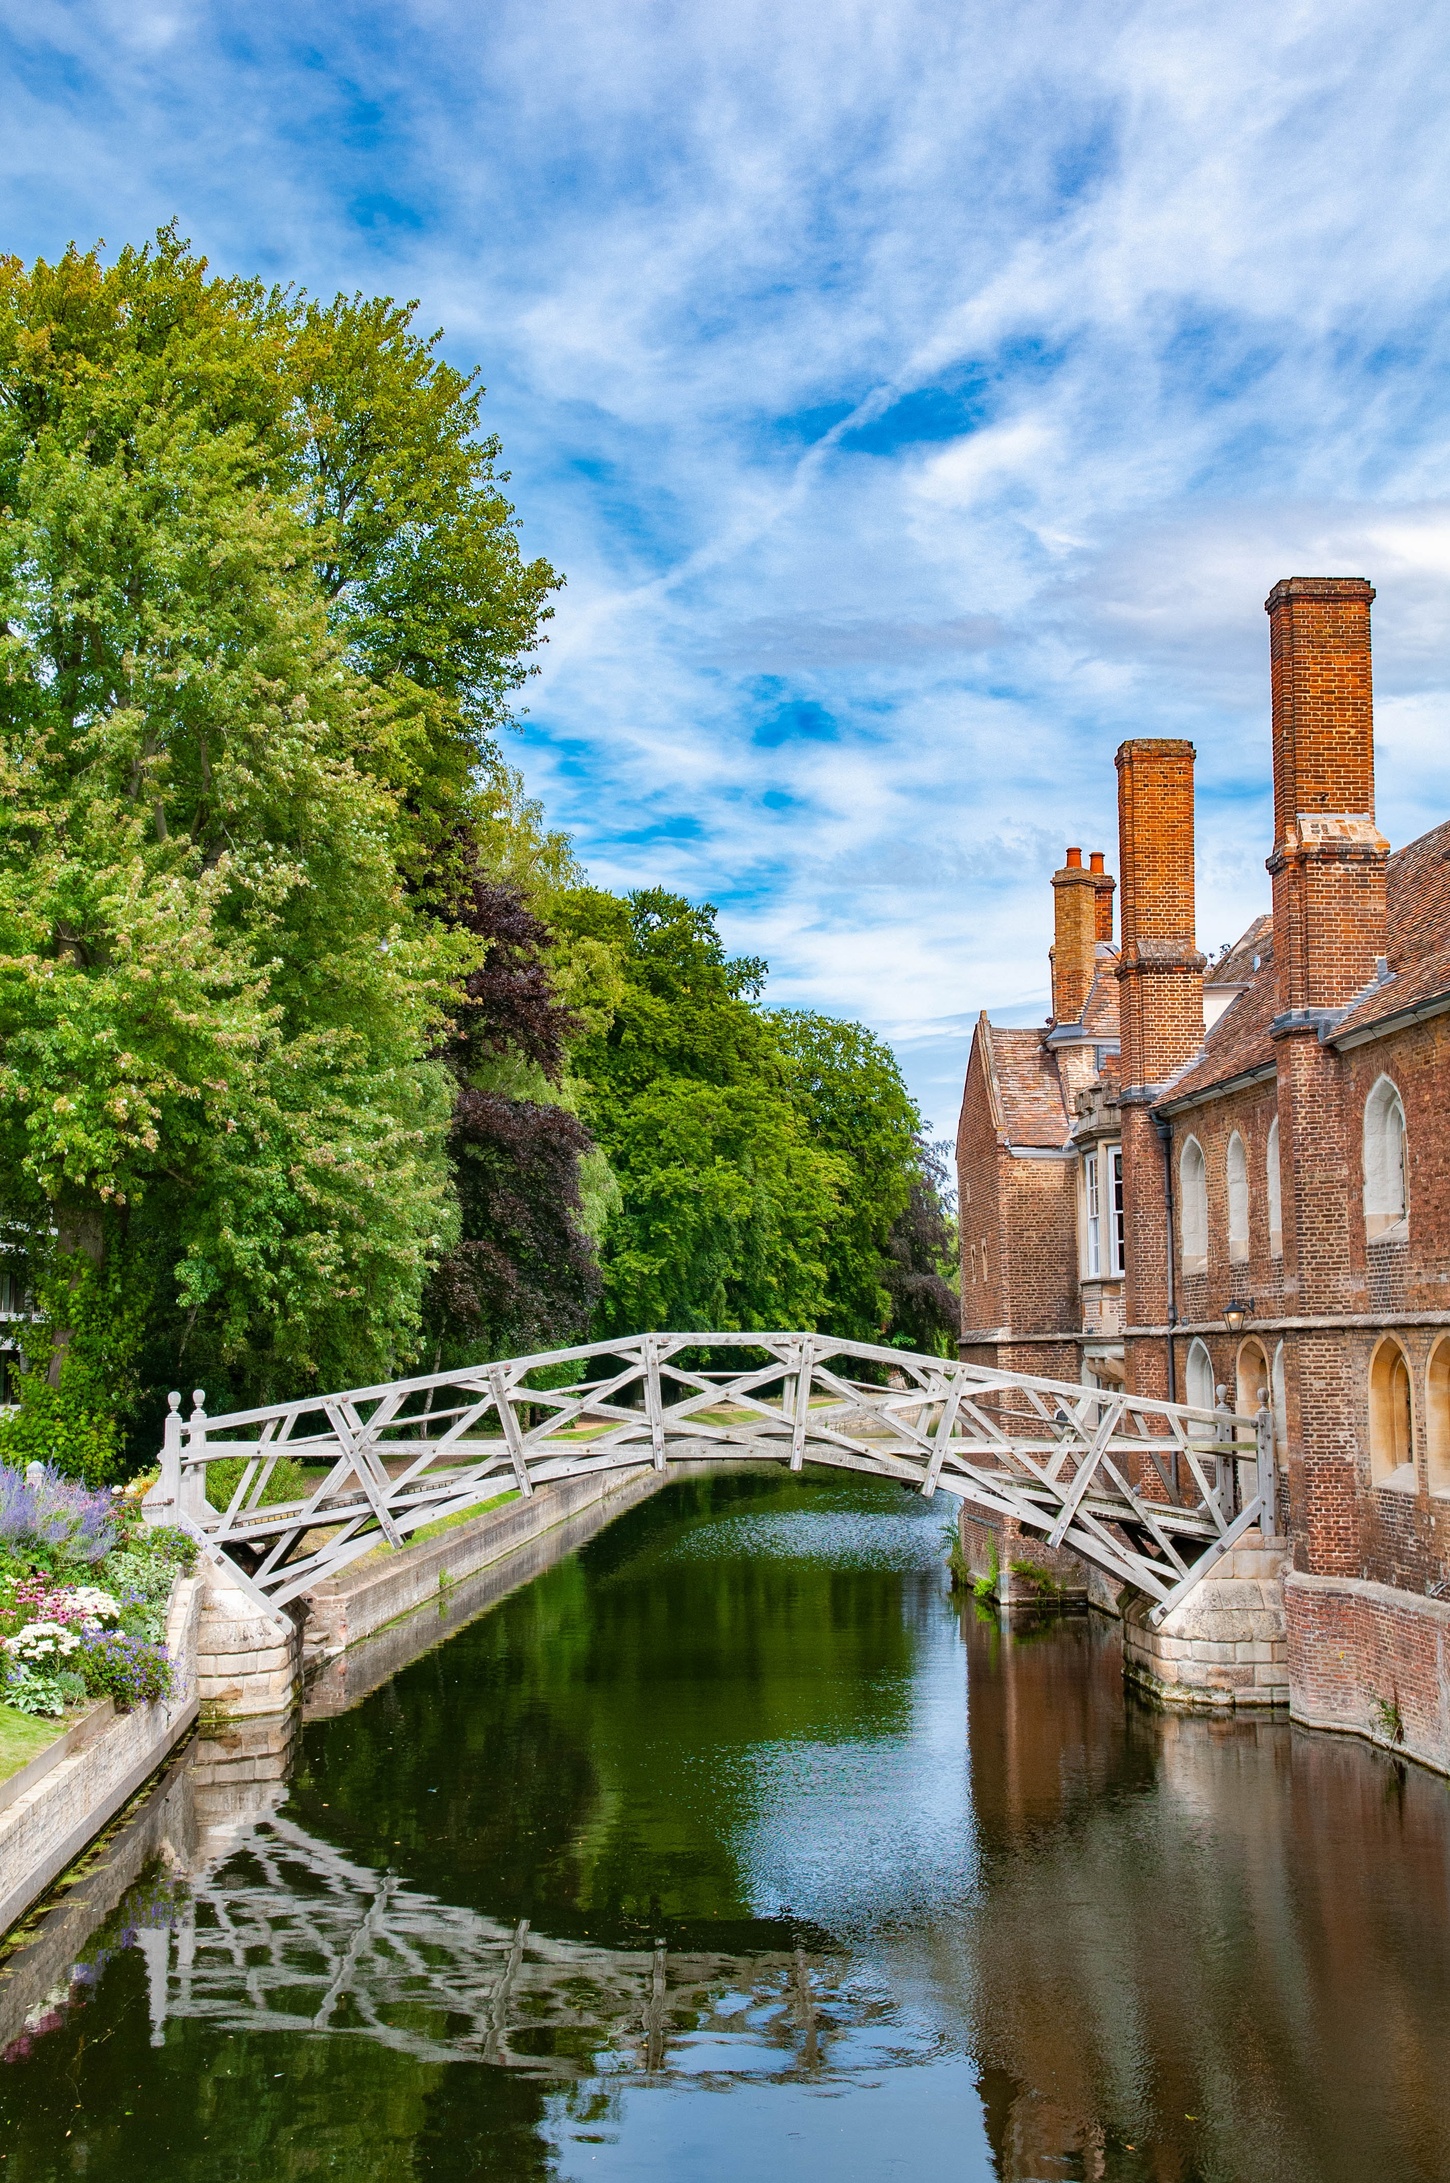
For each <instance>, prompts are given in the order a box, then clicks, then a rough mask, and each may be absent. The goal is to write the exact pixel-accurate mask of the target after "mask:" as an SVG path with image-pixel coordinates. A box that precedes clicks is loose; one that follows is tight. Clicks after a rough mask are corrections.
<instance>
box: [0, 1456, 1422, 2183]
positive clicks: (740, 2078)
mask: <svg viewBox="0 0 1450 2183" xmlns="http://www.w3.org/2000/svg"><path fill="white" fill-rule="evenodd" d="M951 1505H952V1504H950V1503H946V1504H945V1506H944V1505H943V1502H941V1501H939V1502H937V1503H936V1504H934V1505H932V1506H927V1505H925V1504H923V1503H922V1502H921V1501H920V1499H919V1498H912V1497H908V1496H906V1495H903V1494H900V1493H898V1492H897V1491H896V1490H895V1489H894V1488H887V1487H880V1486H875V1485H871V1484H866V1483H862V1484H856V1483H854V1482H844V1483H843V1482H841V1481H839V1480H833V1479H831V1478H829V1477H825V1478H820V1479H816V1478H810V1477H807V1478H805V1479H790V1478H788V1477H776V1478H767V1479H750V1478H730V1479H722V1478H714V1479H706V1480H691V1481H686V1482H682V1483H680V1484H677V1485H672V1486H670V1487H669V1488H668V1489H667V1490H666V1491H665V1492H664V1493H662V1494H661V1495H660V1496H659V1497H658V1498H657V1499H655V1500H653V1501H650V1502H648V1503H646V1504H644V1505H643V1506H641V1507H639V1508H637V1509H635V1510H634V1511H632V1512H631V1513H630V1514H628V1515H626V1516H624V1517H622V1518H621V1519H619V1521H618V1522H616V1523H615V1524H614V1525H613V1526H612V1527H611V1528H610V1529H609V1530H608V1531H606V1532H604V1533H602V1534H601V1535H600V1536H599V1537H598V1538H597V1539H596V1540H594V1541H593V1543H592V1544H591V1545H589V1546H588V1547H586V1548H585V1549H584V1550H583V1551H582V1552H581V1553H578V1554H575V1555H573V1556H572V1557H570V1558H569V1559H568V1560H566V1561H564V1562H562V1563H561V1564H560V1565H559V1566H557V1567H556V1568H554V1569H552V1570H549V1571H548V1572H547V1573H545V1574H544V1575H542V1576H540V1577H538V1578H536V1579H535V1580H534V1581H533V1582H532V1583H531V1584H529V1585H528V1586H527V1588H525V1589H524V1590H522V1591H520V1592H518V1593H517V1594H515V1595H514V1596H513V1597H512V1598H510V1599H507V1600H505V1601H504V1602H503V1603H502V1604H501V1605H499V1606H498V1607H496V1608H495V1609H494V1610H493V1611H492V1612H491V1613H489V1614H486V1615H484V1616H482V1617H481V1618H480V1619H479V1620H477V1621H475V1622H473V1623H472V1624H471V1625H469V1626H467V1627H466V1628H464V1629H462V1630H461V1631H460V1632H459V1633H458V1634H456V1635H453V1636H451V1637H449V1638H448V1639H447V1641H446V1642H443V1643H441V1644H438V1645H436V1646H435V1647H434V1649H432V1650H431V1651H428V1652H426V1653H424V1654H423V1655H422V1657H420V1658H418V1659H416V1660H414V1661H413V1662H412V1664H411V1665H408V1666H405V1667H404V1668H403V1669H402V1670H401V1671H400V1672H399V1673H397V1674H396V1675H395V1676H394V1677H393V1679H392V1680H391V1681H389V1682H388V1683H386V1684H385V1685H384V1686H383V1687H382V1688H381V1689H379V1690H377V1691H375V1692H374V1693H372V1695H370V1696H369V1697H367V1698H366V1699H365V1700H364V1701H363V1702H361V1703H360V1704H355V1705H353V1706H351V1707H350V1708H349V1709H347V1710H344V1711H342V1712H339V1713H336V1714H335V1715H333V1716H332V1717H325V1718H314V1719H311V1720H308V1721H307V1722H305V1724H304V1726H303V1728H302V1730H301V1732H300V1735H299V1737H298V1739H297V1741H296V1743H295V1745H294V1747H293V1748H292V1750H291V1752H290V1754H289V1755H288V1756H287V1759H286V1764H285V1767H283V1766H281V1765H278V1766H276V1767H274V1768H273V1771H274V1773H276V1774H278V1775H279V1776H280V1775H283V1774H285V1779H278V1780H276V1781H274V1782H271V1783H270V1784H269V1782H268V1781H267V1779H266V1775H267V1767H266V1765H265V1764H261V1765H259V1764H258V1762H257V1756H256V1752H255V1751H254V1750H251V1749H250V1747H248V1746H246V1745H245V1744H244V1743H243V1744H241V1745H237V1746H235V1747H234V1748H233V1749H232V1750H231V1752H230V1754H228V1752H226V1751H225V1750H219V1749H218V1747H216V1746H210V1747H205V1748H202V1749H200V1750H198V1752H197V1753H196V1754H195V1755H194V1756H193V1757H191V1758H190V1759H189V1760H187V1761H186V1762H184V1763H183V1764H182V1765H180V1766H178V1767H177V1768H175V1769H173V1772H172V1775H171V1776H170V1777H168V1780H167V1781H166V1782H165V1783H164V1784H163V1786H162V1788H161V1789H159V1790H158V1791H157V1792H156V1794H155V1796H154V1797H153V1798H152V1800H151V1803H150V1804H149V1805H148V1806H147V1807H146V1808H145V1809H144V1810H143V1812H142V1814H141V1816H140V1817H139V1818H138V1819H136V1820H134V1821H133V1822H132V1824H131V1827H130V1830H129V1832H128V1831H127V1830H125V1829H123V1830H122V1831H121V1833H120V1834H119V1835H118V1837H117V1838H116V1841H115V1842H114V1843H113V1844H112V1846H111V1847H110V1848H109V1849H108V1850H106V1851H104V1852H103V1853H101V1854H100V1855H99V1856H98V1857H97V1858H94V1859H93V1860H92V1863H91V1868H90V1873H89V1876H88V1877H85V1878H83V1880H82V1882H81V1884H79V1885H78V1886H77V1887H76V1888H75V1890H74V1891H73V1895H72V1896H71V1897H70V1898H68V1899H63V1901H62V1906H61V1908H60V1909H59V1910H53V1911H52V1912H51V1913H50V1917H49V1924H48V1925H47V1922H46V1920H44V1919H42V1920H41V1921H39V1923H38V1925H37V1926H35V1927H33V1928H32V1930H31V1932H30V1933H29V1934H28V1935H26V1936H24V1939H25V1942H26V1945H25V1946H23V1947H22V1948H21V1949H20V1950H19V1951H18V1953H16V1952H12V1956H11V1959H10V1962H9V1964H8V1966H7V1967H6V1972H5V1977H6V1978H7V1979H8V1981H9V1985H8V1987H6V1988H5V1992H6V1993H8V2003H7V2005H8V2006H9V2007H10V2008H11V2009H12V2012H13V2011H14V2010H15V2009H16V2008H22V2007H23V2020H22V2017H21V2016H13V2018H12V2021H11V2022H10V2026H9V2031H8V2033H7V2037H8V2038H9V2044H8V2046H7V2047H6V2049H5V2054H4V2060H3V2063H0V2176H3V2177H4V2178H5V2179H8V2183H40V2179H43V2178H52V2177H55V2178H59V2177H67V2178H70V2177H76V2176H85V2177H86V2178H88V2179H90V2183H149V2179H151V2178H153V2177H154V2178H158V2179H159V2178H163V2177H164V2178H166V2179H168V2183H192V2179H195V2183H203V2179H205V2183H223V2179H225V2183H233V2179H236V2183H243V2179H245V2183H256V2179H264V2183H282V2179H285V2183H293V2179H297V2183H302V2179H304V2178H305V2179H309V2183H310V2179H311V2178H314V2177H324V2176H329V2175H337V2176H340V2177H346V2178H349V2179H353V2183H405V2179H413V2178H418V2179H427V2183H445V2179H446V2183H483V2179H489V2183H492V2179H496V2178H497V2179H504V2178H507V2179H509V2183H513V2179H525V2178H527V2179H534V2178H539V2179H542V2178H545V2177H550V2178H558V2179H561V2183H562V2179H568V2183H573V2179H575V2178H579V2179H583V2178H591V2179H595V2178H597V2179H600V2183H606V2179H607V2183H615V2179H623V2178H629V2179H630V2183H652V2179H655V2178H659V2179H664V2178H669V2179H670V2183H693V2179H696V2178H699V2179H705V2178H711V2179H714V2178H735V2177H748V2178H751V2179H753V2183H776V2179H782V2183H784V2179H786V2178H790V2179H791V2183H815V2179H822V2183H824V2179H827V2178H829V2179H831V2183H855V2179H857V2178H861V2179H866V2178H871V2179H876V2178H890V2177H902V2178H909V2179H912V2183H915V2179H918V2178H921V2177H923V2176H925V2175H928V2174H929V2175H930V2176H931V2177H932V2178H933V2183H936V2179H942V2183H974V2179H976V2178H979V2177H981V2178H986V2177H1004V2178H1013V2179H1024V2183H1025V2179H1039V2178H1040V2179H1054V2183H1055V2179H1058V2178H1076V2177H1083V2178H1088V2177H1091V2178H1112V2179H1114V2183H1116V2179H1120V2178H1121V2179H1134V2183H1137V2179H1140V2178H1141V2179H1149V2178H1152V2179H1164V2183H1169V2179H1171V2183H1194V2179H1199V2178H1203V2179H1214V2183H1217V2179H1224V2183H1259V2179H1261V2178H1262V2179H1265V2183H1268V2179H1273V2183H1338V2179H1340V2178H1343V2179H1345V2183H1366V2179H1374V2183H1419V2179H1425V2183H1445V2179H1450V1791H1447V1785H1446V1784H1445V1783H1444V1782H1442V1781H1439V1780H1437V1779H1436V1778H1434V1777H1432V1776H1430V1775H1428V1774H1425V1773H1423V1772H1420V1771H1418V1770H1417V1769H1415V1768H1413V1767H1405V1766H1403V1765H1400V1764H1397V1763H1396V1762H1394V1761H1393V1760H1391V1759H1389V1758H1386V1757H1385V1756H1383V1755H1381V1754H1379V1753H1377V1752H1374V1751H1372V1750H1370V1749H1368V1748H1367V1747H1364V1746H1361V1745H1359V1744H1357V1743H1355V1742H1352V1741H1349V1740H1347V1739H1341V1738H1331V1737H1323V1736H1317V1735H1314V1734H1311V1733H1307V1732H1304V1731H1301V1730H1298V1729H1294V1728H1291V1727H1290V1726H1289V1725H1288V1724H1287V1723H1285V1722H1281V1721H1273V1722H1260V1723H1252V1722H1250V1723H1244V1722H1242V1721H1240V1722H1237V1723H1234V1722H1227V1721H1226V1722H1213V1721H1207V1720H1198V1719H1178V1718H1173V1717H1171V1716H1165V1715H1163V1714H1160V1713H1157V1712H1153V1711H1150V1710H1149V1709H1147V1708H1146V1707H1143V1706H1140V1705H1138V1704H1137V1703H1136V1702H1134V1701H1133V1700H1131V1699H1130V1698H1128V1697H1126V1696H1125V1693H1124V1689H1123V1685H1122V1681H1121V1673H1120V1660H1119V1653H1118V1647H1117V1641H1116V1635H1115V1632H1114V1630H1113V1629H1112V1627H1111V1626H1109V1625H1107V1624H1106V1623H1104V1622H1102V1621H1100V1620H1099V1619H1098V1618H1096V1617H1094V1618H1092V1619H1087V1618H1082V1617H1078V1618H1066V1619H1062V1620H1057V1621H1048V1622H1045V1623H1043V1624H1042V1625H1040V1626H1038V1627H1035V1628H1022V1627H1020V1626H1018V1627H1016V1628H1014V1629H1011V1630H1009V1629H1005V1628H1003V1627H1000V1626H999V1623H998V1620H997V1617H996V1615H995V1613H991V1614H988V1613H985V1612H984V1611H983V1610H980V1609H978V1608H977V1607H976V1606H975V1604H974V1603H973V1602H971V1601H967V1602H965V1603H963V1602H960V1601H956V1600H953V1599H952V1598H951V1597H950V1596H949V1594H948V1592H947V1590H946V1587H945V1582H944V1575H943V1565H942V1558H941V1556H942V1541H941V1536H940V1533H941V1525H942V1520H943V1517H944V1516H945V1515H946V1514H947V1513H949V1511H950V1507H951ZM128 1860H129V1861H128ZM88 1905H89V1908H88V1907H87V1906H88ZM57 1920H59V1921H60V1922H59V1923H57ZM66 1920H69V1923H66V1922H65V1921H66ZM27 1979H29V1981H30V1986H31V1989H33V1990H23V1989H24V1988H25V1981H26V1980H27ZM0 1998H3V1996H0Z"/></svg>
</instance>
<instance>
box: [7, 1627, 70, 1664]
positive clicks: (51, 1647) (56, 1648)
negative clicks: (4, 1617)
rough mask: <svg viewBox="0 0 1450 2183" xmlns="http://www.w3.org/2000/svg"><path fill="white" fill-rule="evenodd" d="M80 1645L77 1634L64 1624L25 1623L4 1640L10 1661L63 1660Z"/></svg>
mask: <svg viewBox="0 0 1450 2183" xmlns="http://www.w3.org/2000/svg"><path fill="white" fill-rule="evenodd" d="M79 1644H80V1636H79V1633H78V1632H77V1631H75V1630H72V1629H69V1628H68V1627H67V1625H66V1624H65V1623H64V1622H27V1623H26V1625H25V1627H24V1629H23V1630H17V1631H16V1633H15V1635H14V1636H13V1637H7V1638H6V1640H5V1650H6V1651H7V1652H8V1653H9V1655H10V1657H11V1659H12V1660H51V1659H59V1660H64V1659H65V1658H66V1657H67V1656H68V1655H69V1654H70V1653H73V1652H74V1651H75V1650H76V1648H77V1646H78V1645H79Z"/></svg>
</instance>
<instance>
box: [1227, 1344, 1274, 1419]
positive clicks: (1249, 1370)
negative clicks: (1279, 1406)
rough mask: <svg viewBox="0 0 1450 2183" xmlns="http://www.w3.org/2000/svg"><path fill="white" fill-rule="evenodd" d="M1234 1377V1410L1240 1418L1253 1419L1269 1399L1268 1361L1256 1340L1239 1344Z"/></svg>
mask: <svg viewBox="0 0 1450 2183" xmlns="http://www.w3.org/2000/svg"><path fill="white" fill-rule="evenodd" d="M1235 1376H1236V1378H1237V1380H1238V1388H1237V1399H1236V1400H1235V1402H1234V1408H1235V1409H1236V1410H1237V1411H1238V1413H1239V1415H1240V1416H1241V1417H1253V1416H1255V1415H1256V1413H1257V1411H1258V1407H1259V1404H1260V1403H1261V1402H1267V1401H1268V1399H1269V1360H1268V1357H1267V1356H1266V1355H1265V1353H1264V1345H1263V1343H1262V1342H1261V1341H1259V1340H1258V1339H1257V1338H1253V1339H1250V1340H1249V1341H1246V1342H1240V1344H1239V1354H1238V1369H1237V1373H1236V1375H1235Z"/></svg>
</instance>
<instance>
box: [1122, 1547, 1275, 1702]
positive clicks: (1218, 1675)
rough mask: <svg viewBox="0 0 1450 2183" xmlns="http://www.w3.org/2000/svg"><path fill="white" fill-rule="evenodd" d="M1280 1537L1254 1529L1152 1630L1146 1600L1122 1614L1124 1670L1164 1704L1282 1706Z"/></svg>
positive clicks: (1134, 1603) (1139, 1600)
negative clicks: (1268, 1538)
mask: <svg viewBox="0 0 1450 2183" xmlns="http://www.w3.org/2000/svg"><path fill="white" fill-rule="evenodd" d="M1286 1567H1287V1557H1286V1555H1285V1552H1284V1547H1283V1543H1282V1541H1280V1542H1278V1543H1275V1544H1266V1543H1265V1542H1264V1540H1262V1539H1261V1538H1260V1537H1259V1534H1258V1533H1257V1532H1255V1531H1250V1532H1248V1533H1247V1534H1246V1535H1245V1539H1244V1543H1243V1544H1242V1545H1241V1546H1239V1547H1236V1548H1235V1550H1234V1551H1233V1553H1231V1554H1226V1555H1225V1556H1224V1558H1223V1560H1222V1561H1221V1562H1219V1563H1218V1564H1217V1565H1216V1566H1215V1567H1214V1568H1213V1569H1212V1570H1210V1571H1209V1573H1208V1575H1207V1576H1205V1577H1204V1578H1203V1579H1202V1580H1201V1582H1199V1583H1198V1584H1197V1585H1195V1586H1194V1588H1193V1590H1192V1591H1191V1592H1190V1593H1189V1595H1188V1597H1187V1598H1186V1599H1185V1600H1184V1601H1183V1602H1182V1604H1181V1605H1179V1606H1177V1607H1175V1608H1174V1609H1173V1611H1172V1613H1171V1614H1168V1615H1165V1617H1164V1619H1163V1623H1162V1626H1161V1627H1160V1628H1158V1629H1156V1630H1155V1629H1154V1628H1153V1627H1152V1626H1151V1624H1150V1623H1149V1621H1148V1610H1149V1608H1150V1606H1151V1605H1152V1602H1151V1601H1150V1600H1146V1599H1142V1598H1139V1599H1135V1600H1134V1601H1133V1602H1132V1604H1131V1605H1130V1606H1129V1607H1128V1608H1127V1610H1126V1612H1125V1614H1124V1616H1123V1673H1124V1675H1125V1676H1126V1677H1127V1678H1128V1680H1129V1681H1130V1682H1132V1683H1136V1684H1137V1685H1138V1686H1139V1687H1140V1688H1141V1689H1143V1690H1145V1691H1147V1692H1149V1693H1150V1694H1151V1695H1152V1696H1153V1697H1155V1698H1157V1699H1159V1700H1160V1701H1161V1702H1162V1703H1163V1704H1164V1705H1173V1706H1192V1707H1229V1706H1234V1707H1238V1706H1254V1707H1262V1706H1286V1705H1287V1704H1288V1703H1289V1646H1288V1637H1287V1633H1286V1629H1285V1621H1284V1574H1285V1570H1286Z"/></svg>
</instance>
